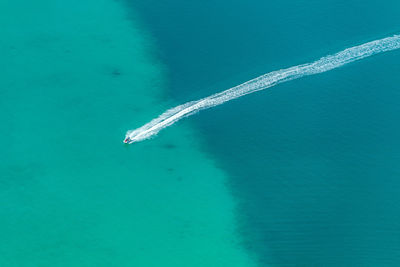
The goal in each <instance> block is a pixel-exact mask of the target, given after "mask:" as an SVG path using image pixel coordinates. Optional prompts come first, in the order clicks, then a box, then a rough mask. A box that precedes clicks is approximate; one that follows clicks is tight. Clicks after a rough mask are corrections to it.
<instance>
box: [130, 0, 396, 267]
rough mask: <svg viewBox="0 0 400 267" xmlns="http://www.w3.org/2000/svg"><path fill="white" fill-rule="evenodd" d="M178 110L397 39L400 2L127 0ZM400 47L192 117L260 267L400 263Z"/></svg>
mask: <svg viewBox="0 0 400 267" xmlns="http://www.w3.org/2000/svg"><path fill="white" fill-rule="evenodd" d="M129 1H130V2H131V4H132V8H134V9H135V10H136V11H138V12H139V15H141V16H142V19H143V21H144V22H145V23H146V25H147V26H148V29H149V30H150V31H151V32H152V33H153V35H154V37H155V39H156V42H157V44H158V48H159V49H160V55H159V56H160V58H161V59H162V60H163V62H164V63H165V64H166V65H167V68H168V71H169V79H170V94H171V95H172V96H173V97H174V98H175V99H176V100H178V101H180V102H186V101H188V100H193V99H196V98H198V97H200V96H206V95H208V94H210V93H213V92H218V91H221V90H223V89H225V88H228V87H230V86H233V85H236V84H238V83H240V82H243V81H246V80H248V79H250V78H253V77H256V76H257V75H260V74H263V73H266V72H269V71H272V70H275V69H279V68H283V67H288V66H292V65H296V64H300V63H305V62H308V61H311V60H314V59H317V58H319V57H321V56H324V55H326V54H329V53H333V52H336V51H340V50H342V49H344V48H346V47H350V46H354V45H357V44H361V43H364V42H367V41H370V40H374V39H379V38H382V37H385V36H388V35H391V34H393V33H396V32H397V33H398V31H399V30H400V29H399V25H398V21H399V20H398V14H399V11H400V2H399V1H396V0H391V1H385V4H382V2H377V1H356V0H348V1H334V0H331V1H293V0H290V1H277V0H274V1H259V0H251V1H222V0H218V1H195V2H193V1H173V2H172V1H171V2H165V1H146V2H141V3H138V2H137V1H133V0H129ZM399 62H400V52H398V51H395V52H390V53H386V54H382V55H378V56H375V57H373V58H368V59H366V60H363V61H361V62H357V63H353V64H350V65H347V66H345V67H342V68H340V69H338V70H334V71H332V72H329V73H324V74H321V75H318V76H313V77H307V78H304V79H300V80H296V81H292V82H288V83H285V84H282V85H279V86H277V87H274V88H272V89H270V90H268V91H263V92H259V93H256V94H253V95H250V96H246V97H244V98H241V99H238V100H235V101H233V102H230V103H227V104H224V105H222V106H219V107H217V108H214V109H212V110H208V111H204V112H202V113H200V114H199V115H197V116H195V117H192V118H191V120H193V121H195V122H196V123H197V125H198V130H199V131H201V133H202V134H203V136H204V139H205V142H204V143H205V144H207V148H205V149H206V150H208V151H209V152H210V153H212V154H213V155H215V156H216V157H217V158H218V160H219V162H221V166H222V167H223V168H224V169H225V170H226V171H227V172H228V174H229V175H230V187H231V189H232V192H233V194H234V196H235V198H236V199H237V201H238V203H239V211H238V214H240V218H239V219H240V232H241V233H242V237H243V239H244V243H245V245H246V247H248V248H249V249H250V250H252V251H254V252H256V254H257V255H258V258H259V261H260V262H261V263H262V264H265V265H267V264H271V265H273V266H398V265H399V264H400V215H399V214H400V196H399V194H398V192H399V189H400V179H399V178H400V164H399V162H400V141H399V137H400V126H399V124H398V121H399V114H400V105H399V103H400V91H399V82H400V75H398V74H399V73H400V63H399Z"/></svg>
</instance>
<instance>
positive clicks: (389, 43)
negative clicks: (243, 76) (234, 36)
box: [124, 35, 400, 144]
mask: <svg viewBox="0 0 400 267" xmlns="http://www.w3.org/2000/svg"><path fill="white" fill-rule="evenodd" d="M399 48H400V35H393V36H391V37H387V38H383V39H379V40H375V41H372V42H368V43H365V44H362V45H358V46H354V47H351V48H347V49H345V50H343V51H341V52H338V53H336V54H333V55H328V56H325V57H322V58H321V59H319V60H317V61H314V62H312V63H307V64H302V65H298V66H294V67H290V68H287V69H281V70H277V71H273V72H270V73H267V74H264V75H262V76H259V77H257V78H255V79H252V80H250V81H247V82H245V83H242V84H239V85H237V86H235V87H232V88H230V89H228V90H225V91H222V92H220V93H216V94H213V95H211V96H208V97H205V98H202V99H200V100H197V101H191V102H188V103H185V104H182V105H179V106H177V107H174V108H171V109H169V110H167V111H165V112H164V113H162V114H161V115H160V116H159V117H157V118H155V119H153V120H152V121H150V122H148V123H147V124H145V125H143V126H142V127H140V128H137V129H135V130H129V131H128V132H127V133H126V136H125V140H124V143H127V144H131V143H134V142H139V141H143V140H145V139H148V138H150V137H153V136H155V135H156V134H157V133H158V132H159V131H161V130H162V129H164V128H166V127H168V126H170V125H172V124H174V123H175V122H177V121H179V120H180V119H182V118H184V117H188V116H191V115H193V114H195V113H197V112H198V111H200V110H203V109H207V108H211V107H215V106H217V105H221V104H223V103H225V102H227V101H230V100H233V99H236V98H238V97H241V96H244V95H247V94H251V93H253V92H257V91H260V90H264V89H266V88H270V87H272V86H275V85H277V84H280V83H283V82H287V81H291V80H295V79H298V78H301V77H304V76H309V75H314V74H318V73H323V72H326V71H329V70H332V69H336V68H338V67H341V66H343V65H346V64H348V63H351V62H354V61H357V60H360V59H363V58H366V57H370V56H373V55H376V54H379V53H383V52H388V51H392V50H396V49H399Z"/></svg>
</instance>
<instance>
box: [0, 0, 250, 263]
mask: <svg viewBox="0 0 400 267" xmlns="http://www.w3.org/2000/svg"><path fill="white" fill-rule="evenodd" d="M0 10H1V13H2V15H1V16H0V25H2V26H1V27H0V35H1V37H2V38H1V39H0V50H1V51H2V53H1V55H0V58H1V60H0V69H1V70H2V74H1V79H0V95H1V97H0V119H1V122H2V124H1V127H2V130H1V138H0V145H1V148H2V149H1V154H0V157H1V160H0V199H1V204H0V218H1V220H0V236H1V244H0V266H6V267H9V266H10V267H11V266H18V267H21V266H35V267H36V266H96V267H98V266H107V267H108V266H118V267H120V266H253V261H252V260H251V258H250V257H249V255H248V253H247V252H246V251H245V250H244V249H243V247H242V245H241V242H242V240H241V238H240V236H238V234H237V224H236V214H235V213H234V210H235V202H234V200H233V198H232V196H231V194H230V192H229V190H228V189H227V187H226V184H225V183H226V178H227V177H226V174H225V173H224V172H223V171H222V170H221V169H219V168H218V167H217V166H216V163H215V161H214V160H213V159H212V158H210V157H209V156H207V155H206V154H205V153H203V152H201V151H200V149H199V148H200V146H201V142H200V141H198V138H197V135H196V133H195V132H194V131H193V130H192V128H191V127H190V125H189V124H186V125H181V126H180V127H174V128H173V129H171V131H169V132H168V133H166V134H165V135H164V136H163V137H161V138H158V139H155V140H153V142H147V143H141V144H138V145H135V146H126V145H124V144H123V143H122V140H123V138H124V135H125V132H126V130H128V129H130V128H134V127H136V126H139V125H140V124H141V123H144V122H145V121H146V120H147V119H149V118H152V117H153V116H155V115H156V114H157V113H158V112H160V111H162V110H164V109H165V108H166V105H168V104H171V103H172V102H173V101H172V100H169V98H168V97H167V96H166V93H165V84H166V81H167V76H166V74H165V68H164V67H163V65H162V64H161V63H160V62H159V60H158V59H157V57H156V56H155V54H156V53H155V49H156V48H155V46H154V44H153V42H152V38H151V36H150V35H149V34H147V33H146V31H145V30H144V29H143V28H142V27H140V23H139V22H138V20H137V19H136V16H135V15H134V13H133V12H129V11H128V10H127V8H126V6H124V5H122V4H121V3H118V2H115V1H109V0H100V1H97V0H96V1H85V2H82V1H75V0H73V1H69V2H68V3H66V2H65V1H54V0H51V1H50V0H41V1H36V2H26V1H12V2H7V1H1V2H0Z"/></svg>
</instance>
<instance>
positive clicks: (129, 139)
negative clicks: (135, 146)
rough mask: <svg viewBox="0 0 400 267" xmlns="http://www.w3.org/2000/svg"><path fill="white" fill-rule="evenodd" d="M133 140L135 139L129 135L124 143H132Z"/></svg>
mask: <svg viewBox="0 0 400 267" xmlns="http://www.w3.org/2000/svg"><path fill="white" fill-rule="evenodd" d="M132 142H133V140H132V139H131V138H130V137H129V136H127V137H126V138H125V140H124V143H125V144H130V143H132Z"/></svg>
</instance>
